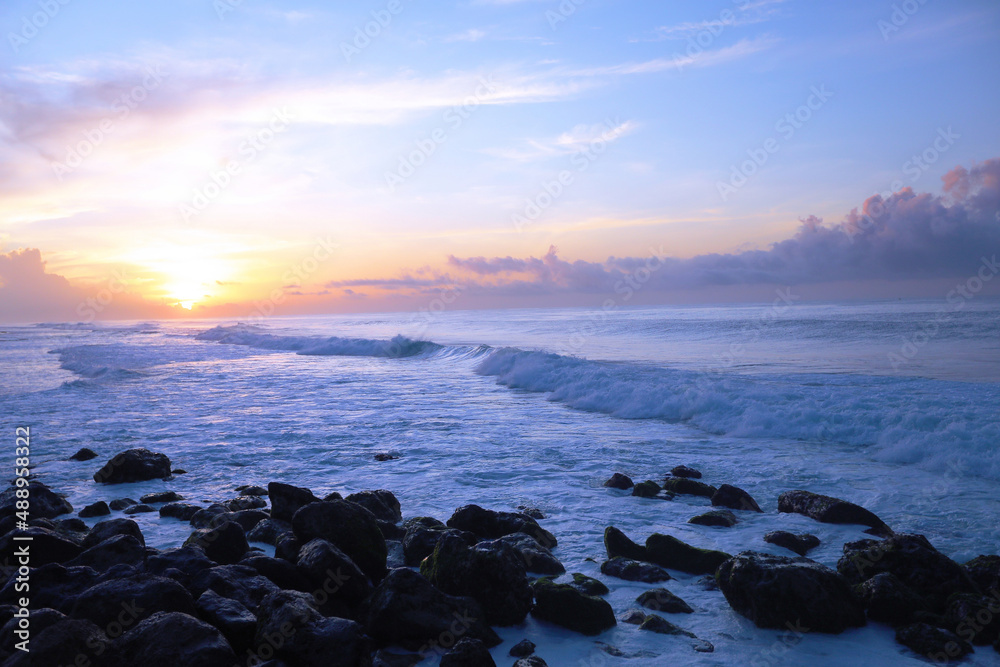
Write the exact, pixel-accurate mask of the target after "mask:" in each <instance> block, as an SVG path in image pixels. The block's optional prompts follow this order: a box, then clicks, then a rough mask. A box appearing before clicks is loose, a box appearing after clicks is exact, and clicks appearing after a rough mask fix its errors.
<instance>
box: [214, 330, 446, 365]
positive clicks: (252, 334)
mask: <svg viewBox="0 0 1000 667" xmlns="http://www.w3.org/2000/svg"><path fill="white" fill-rule="evenodd" d="M195 338H196V339H198V340H202V341H213V342H216V343H225V344H228V345H245V346H248V347H254V348H259V349H262V350H276V351H284V352H295V353H297V354H303V355H318V356H341V357H387V358H392V359H400V358H405V357H416V356H419V355H426V354H429V353H433V352H437V351H439V350H441V349H442V346H441V345H438V344H437V343H432V342H430V341H423V340H412V339H410V338H406V337H405V336H395V337H394V338H391V339H390V340H371V339H367V338H339V337H337V336H331V337H329V338H322V337H318V336H281V335H277V334H272V333H267V331H266V330H264V329H261V328H260V327H256V326H253V325H249V324H235V325H230V326H217V327H214V328H212V329H209V330H208V331H203V332H201V333H199V334H197V335H196V336H195Z"/></svg>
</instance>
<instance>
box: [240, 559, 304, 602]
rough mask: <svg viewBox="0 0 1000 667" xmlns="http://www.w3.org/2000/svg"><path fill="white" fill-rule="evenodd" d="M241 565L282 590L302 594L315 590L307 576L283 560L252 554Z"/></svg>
mask: <svg viewBox="0 0 1000 667" xmlns="http://www.w3.org/2000/svg"><path fill="white" fill-rule="evenodd" d="M239 564H240V565H242V566H245V567H250V568H253V569H254V570H255V571H256V572H257V574H259V575H261V576H262V577H265V578H266V579H269V580H270V581H271V582H273V583H274V585H275V586H277V587H278V588H280V589H282V590H286V591H300V592H302V593H311V592H313V590H315V589H314V588H313V584H311V583H309V580H308V579H307V578H306V576H305V575H304V574H302V572H300V571H299V570H298V568H297V567H296V566H295V565H293V564H292V563H289V562H288V561H287V560H284V559H283V558H269V557H268V556H262V555H260V554H257V553H254V552H250V553H248V554H247V555H246V556H244V557H243V560H241V561H240V562H239Z"/></svg>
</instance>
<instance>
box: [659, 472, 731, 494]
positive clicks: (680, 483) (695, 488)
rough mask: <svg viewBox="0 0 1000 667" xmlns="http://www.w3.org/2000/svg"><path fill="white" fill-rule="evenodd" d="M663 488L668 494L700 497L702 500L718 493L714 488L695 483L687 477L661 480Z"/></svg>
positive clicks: (702, 483)
mask: <svg viewBox="0 0 1000 667" xmlns="http://www.w3.org/2000/svg"><path fill="white" fill-rule="evenodd" d="M663 488H664V489H665V490H667V491H669V492H670V493H678V494H682V495H688V496H701V497H703V498H711V497H712V496H714V495H715V493H716V491H718V489H716V488H715V487H714V486H711V485H709V484H705V483H704V482H698V481H695V480H693V479H690V478H688V477H668V478H666V479H665V480H663Z"/></svg>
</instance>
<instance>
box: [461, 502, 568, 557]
mask: <svg viewBox="0 0 1000 667" xmlns="http://www.w3.org/2000/svg"><path fill="white" fill-rule="evenodd" d="M448 526H449V527H450V528H457V529H458V530H465V531H468V532H470V533H473V534H474V535H478V536H479V537H482V538H485V539H487V540H495V539H497V538H498V537H503V536H504V535H510V534H512V533H525V534H526V535H529V536H531V537H533V538H534V539H535V541H536V542H538V543H539V544H540V545H542V546H543V547H545V548H546V549H554V548H555V547H556V546H557V542H556V538H555V536H553V535H552V533H550V532H548V531H547V530H545V529H543V528H542V527H541V526H539V525H538V522H536V521H535V520H534V519H532V518H531V517H527V516H525V515H523V514H515V513H513V512H495V511H493V510H487V509H483V508H482V507H479V506H478V505H466V506H464V507H460V508H458V509H457V510H455V513H454V514H453V515H452V516H451V518H450V519H448Z"/></svg>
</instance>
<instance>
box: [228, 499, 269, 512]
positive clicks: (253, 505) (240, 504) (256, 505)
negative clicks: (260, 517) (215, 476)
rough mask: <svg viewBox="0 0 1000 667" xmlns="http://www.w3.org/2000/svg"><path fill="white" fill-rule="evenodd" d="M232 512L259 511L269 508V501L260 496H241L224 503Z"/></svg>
mask: <svg viewBox="0 0 1000 667" xmlns="http://www.w3.org/2000/svg"><path fill="white" fill-rule="evenodd" d="M222 504H223V505H225V506H226V509H228V510H229V511H230V512H239V511H241V510H258V509H261V508H263V507H267V501H266V500H264V499H263V498H261V497H260V496H239V497H238V498H233V499H231V500H227V501H226V502H224V503H222Z"/></svg>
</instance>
